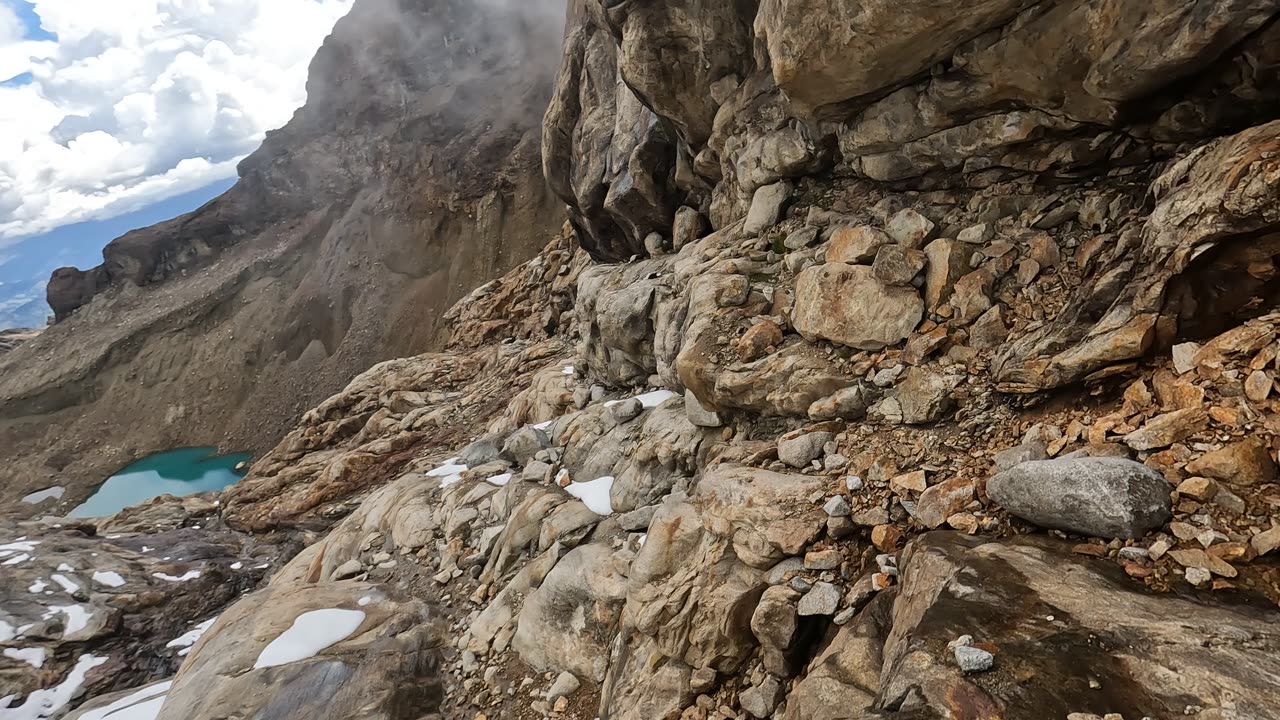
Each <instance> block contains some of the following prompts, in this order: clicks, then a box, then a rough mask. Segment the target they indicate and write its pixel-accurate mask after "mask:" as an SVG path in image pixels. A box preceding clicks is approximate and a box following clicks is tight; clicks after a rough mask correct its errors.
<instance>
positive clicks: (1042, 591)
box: [0, 0, 1280, 720]
mask: <svg viewBox="0 0 1280 720" xmlns="http://www.w3.org/2000/svg"><path fill="white" fill-rule="evenodd" d="M568 18H569V22H568V27H567V33H566V35H565V39H564V46H563V53H562V57H561V60H560V69H559V75H558V80H557V82H556V87H555V91H554V95H553V97H552V99H551V102H550V104H549V108H548V110H547V113H546V117H545V119H544V124H543V128H542V149H543V167H544V170H545V172H546V175H547V179H548V181H549V183H550V185H551V187H552V188H553V190H554V192H555V193H556V194H557V195H558V196H559V197H560V198H562V199H563V200H564V201H565V202H567V203H568V204H569V206H570V209H569V219H570V226H569V227H567V228H565V229H564V230H563V231H562V232H561V233H559V234H555V235H549V236H548V237H547V243H546V245H545V247H544V249H543V250H542V252H540V253H539V254H538V255H537V256H536V257H533V258H531V259H530V260H528V261H527V262H524V263H523V264H520V265H519V266H517V267H515V268H514V269H512V270H511V271H510V272H507V273H506V274H504V275H503V276H502V277H500V278H498V279H496V280H494V281H492V282H490V283H487V284H485V285H483V286H481V287H479V288H477V289H475V290H474V291H472V292H471V293H470V294H469V295H467V296H466V297H464V298H462V299H461V300H460V301H459V302H458V303H456V304H455V305H454V306H453V307H452V308H451V309H450V310H449V312H448V314H447V315H446V316H445V322H447V323H449V324H451V326H452V327H453V328H454V332H453V333H452V335H451V337H449V339H448V342H447V343H445V344H443V345H441V346H440V347H439V348H437V349H436V350H434V351H432V352H428V353H424V354H420V355H415V356H409V357H403V358H398V359H395V360H389V361H386V362H382V363H379V364H377V365H374V366H373V367H371V368H369V369H368V370H367V371H365V372H363V373H361V374H360V375H358V376H357V377H356V378H355V379H354V380H353V381H352V382H351V383H350V384H348V385H347V386H346V387H345V388H343V389H342V390H341V391H340V392H338V393H336V394H334V395H332V396H331V397H329V398H327V399H325V400H324V401H322V402H320V403H319V404H317V405H316V406H315V407H314V408H312V409H310V410H309V411H307V412H306V413H305V414H303V415H302V417H301V418H300V420H299V422H298V423H297V425H296V427H294V428H293V429H292V430H290V431H289V432H288V434H287V435H285V436H284V438H283V439H282V440H281V441H280V442H279V443H278V444H277V445H276V446H275V447H274V448H273V449H271V450H270V451H269V452H267V453H265V454H263V455H261V456H260V457H259V458H258V459H257V461H256V462H255V463H254V465H253V467H252V469H251V470H250V472H249V474H248V475H247V477H246V478H245V479H244V480H243V481H241V482H239V483H237V484H236V485H234V486H232V487H230V488H229V489H227V490H226V491H225V492H222V493H219V494H217V495H216V496H213V495H211V496H207V497H202V498H189V499H185V500H177V499H173V498H167V499H166V498H161V499H156V500H153V501H151V502H148V503H146V504H144V505H142V506H139V507H136V508H131V509H129V510H126V511H124V512H122V513H120V514H119V515H117V516H114V517H111V518H105V519H102V520H100V521H96V522H94V523H92V524H88V525H85V524H74V523H66V524H64V523H63V522H61V521H45V522H25V523H11V522H6V523H3V524H0V537H14V538H20V539H17V540H14V541H13V542H10V543H9V544H8V545H0V553H2V554H3V555H0V561H3V562H5V563H6V564H8V563H13V566H14V567H17V568H18V570H17V572H16V573H15V575H16V576H17V578H18V581H17V582H16V583H10V584H9V587H13V588H17V589H14V590H7V592H8V596H6V597H0V600H3V601H4V602H3V604H0V608H3V609H4V611H5V612H9V613H10V615H11V616H12V617H10V618H7V619H5V622H7V623H8V625H9V626H12V627H14V628H21V629H20V630H17V631H16V632H14V633H13V634H14V638H13V639H11V640H10V641H8V642H7V643H6V649H13V650H16V651H18V652H19V653H21V654H20V655H17V656H15V655H13V654H12V653H11V654H7V655H5V656H4V657H8V658H13V661H12V662H9V661H4V660H0V671H3V672H4V674H0V682H3V681H7V682H9V683H10V684H11V685H12V686H13V687H14V688H16V690H14V691H12V692H13V693H14V697H15V698H18V697H21V698H22V699H23V701H24V702H27V703H32V702H34V700H39V699H40V698H41V697H45V696H42V695H41V694H40V693H41V692H52V688H55V687H57V688H61V687H68V686H70V687H72V688H73V690H78V689H80V688H83V689H84V690H85V693H86V696H88V697H91V698H92V699H91V700H90V701H89V702H88V703H87V704H86V705H85V706H84V707H82V708H79V709H77V710H76V711H75V712H72V713H71V714H69V715H68V717H69V718H72V719H74V720H91V719H95V720H96V719H97V718H101V717H102V716H103V715H106V716H107V717H111V716H110V715H109V714H108V713H109V712H110V711H112V710H118V709H121V708H124V707H135V706H138V707H140V706H141V705H144V704H145V705H146V706H147V708H146V709H147V710H148V712H150V713H151V715H154V716H155V717H157V718H159V720H221V719H222V718H229V717H236V718H255V719H256V720H295V719H296V720H302V718H307V719H308V720H311V719H313V718H325V719H330V718H332V719H333V720H338V719H339V718H343V719H344V720H345V719H347V718H367V719H369V720H422V719H423V718H428V719H431V720H434V719H435V718H449V719H450V720H482V719H483V720H488V719H490V718H493V719H496V718H504V719H506V718H517V719H519V720H534V719H538V718H553V719H554V720H589V719H597V720H601V719H603V720H655V719H658V718H661V719H662V720H730V719H732V720H747V719H749V718H757V719H766V718H767V719H770V720H1046V719H1048V718H1052V719H1054V720H1125V719H1128V720H1137V719H1139V718H1153V719H1156V718H1158V719H1160V720H1165V719H1167V718H1175V717H1184V718H1196V719H1198V720H1254V719H1261V718H1276V717H1280V694H1277V693H1276V687H1277V685H1278V683H1280V610H1278V608H1280V463H1278V462H1277V451H1280V419H1278V418H1280V393H1278V392H1277V388H1278V387H1280V386H1278V385H1277V380H1278V379H1280V308H1278V307H1277V288H1278V287H1280V285H1278V284H1277V278H1280V265H1278V264H1277V263H1280V103H1278V102H1277V100H1278V99H1280V83H1277V77H1278V76H1280V75H1278V71H1280V54H1278V52H1280V42H1277V41H1278V40H1280V3H1277V2H1276V1H1275V0H1225V1H1224V0H1215V1H1212V2H1210V1H1209V0H1204V1H1199V0H1151V1H1150V2H1142V3H1137V2H1132V3H1131V2H1115V1H1113V0H1057V1H1056V2H1049V1H1047V0H1046V1H1042V2H1036V1H1035V0H979V1H976V2H970V3H965V4H958V3H954V2H942V1H941V0H895V1H894V2H887V1H885V0H863V1H860V2H852V1H848V0H761V1H760V2H755V1H754V0H649V1H647V2H635V1H630V0H621V1H618V0H573V2H572V3H571V6H570V8H569V11H568ZM95 305H96V301H95V302H94V303H90V304H89V305H88V306H86V309H90V310H91V309H92V308H93V307H94V306H95ZM81 312H83V310H82V311H81ZM77 314H79V313H77ZM54 329H55V330H56V329H57V328H54ZM32 342H38V341H32ZM15 352H17V353H20V352H23V349H22V348H20V349H19V350H18V351H15ZM173 541H181V542H183V543H186V544H189V545H190V546H191V549H190V550H187V551H184V552H183V553H182V554H181V555H176V556H170V557H167V558H165V562H166V563H168V564H163V565H162V564H161V563H158V562H157V561H156V559H155V558H154V557H152V556H149V555H147V554H146V552H145V551H137V552H135V551H134V550H133V548H135V547H137V546H138V545H141V544H143V543H148V544H147V545H144V547H146V548H154V547H162V546H163V545H161V544H160V543H163V542H173ZM203 543H211V544H212V545H214V546H213V547H202V544H203ZM95 548H96V549H95ZM295 551H296V552H295ZM94 552H96V553H98V556H95V555H94V554H93V553H94ZM86 553H88V558H86V557H85V555H86ZM99 556H100V557H103V558H105V560H98V561H95V560H94V559H93V558H95V557H99ZM95 562H106V563H110V564H111V566H112V567H119V568H123V570H122V571H121V572H124V571H125V570H128V571H130V573H131V574H130V575H129V577H128V578H127V579H125V581H124V582H123V583H122V584H121V585H119V586H116V587H112V588H110V589H103V590H101V591H98V592H93V593H88V594H82V596H80V597H76V596H75V595H74V593H73V592H67V593H59V592H58V591H57V590H53V591H52V594H40V593H39V592H37V591H31V590H30V588H32V587H42V588H43V587H44V586H43V585H41V583H45V582H46V581H45V580H44V578H46V577H53V574H54V573H55V572H58V573H59V574H60V575H61V576H62V577H63V579H64V580H68V581H70V582H71V583H72V584H75V579H76V578H80V577H81V575H86V574H87V573H89V572H90V571H91V570H92V568H93V567H94V565H93V563H95ZM61 563H66V564H67V566H68V567H71V568H72V569H71V570H63V569H61V568H62V565H61ZM250 568H253V569H255V570H256V571H265V572H264V578H263V580H262V581H261V582H258V583H257V584H256V586H255V589H254V590H253V591H252V592H247V593H245V594H243V595H240V596H238V597H236V598H235V599H234V600H232V599H231V598H228V597H227V595H228V594H231V593H230V592H229V591H228V590H226V588H227V587H234V588H236V590H237V591H238V589H239V588H240V587H243V586H244V585H247V584H252V583H253V582H255V578H254V577H253V576H250V577H249V579H246V578H245V574H244V573H245V571H246V570H247V569H250ZM65 573H71V574H72V575H71V577H70V578H68V577H67V576H66V575H65ZM75 573H80V575H76V574H75ZM157 573H159V574H157ZM183 573H185V574H187V575H190V574H192V573H194V574H195V575H194V576H191V577H190V580H189V581H190V582H193V583H194V582H196V581H199V580H200V579H201V578H207V577H213V578H219V579H224V578H225V580H224V581H223V582H221V583H218V584H214V587H221V588H223V592H222V593H219V594H217V595H216V596H213V597H210V598H209V600H208V602H206V603H203V604H200V605H199V606H198V607H197V606H195V603H194V598H192V597H190V596H189V594H188V593H186V592H182V591H180V590H179V591H175V590H174V589H173V588H172V587H170V586H168V585H165V584H162V583H168V582H170V580H168V579H166V578H172V577H175V576H176V577H179V578H181V577H183V576H184V575H182V574H183ZM268 576H269V577H268ZM53 582H57V583H59V585H62V581H59V580H56V579H55V580H54V581H53ZM205 582H208V581H207V580H206V581H205ZM24 586H25V587H26V588H27V589H28V592H25V593H24V592H23V591H22V588H23V587H24ZM193 587H200V585H196V586H193ZM64 589H65V586H64ZM68 594H70V595H72V597H73V598H74V599H76V601H77V605H76V607H78V608H79V610H69V609H68V607H67V606H66V604H65V603H66V602H68V601H67V600H66V598H65V595H68ZM140 598H154V600H155V603H156V604H155V605H147V604H146V603H143V602H141V601H140V600H139V599H140ZM224 603H227V605H226V607H225V608H223V607H222V605H223V604H224ZM10 608H12V609H10ZM170 608H172V609H173V610H174V611H179V609H181V611H184V612H187V613H188V617H189V621H190V623H191V625H192V626H193V628H194V629H193V630H192V632H193V633H194V634H200V633H203V634H202V635H201V637H200V639H199V640H198V641H192V644H191V647H190V653H189V654H188V655H186V656H185V657H184V656H181V655H179V654H178V653H177V652H173V651H168V650H163V649H161V648H167V647H169V642H170V641H169V640H168V636H167V635H166V633H171V632H172V631H173V627H172V624H173V623H172V617H171V615H170V613H169V610H170ZM63 615H66V616H68V617H71V616H75V617H83V616H87V617H89V618H91V619H92V622H88V623H85V624H84V627H76V628H67V627H63V625H62V624H60V622H59V618H60V617H61V616H63ZM197 622H199V623H200V624H199V625H196V623H197ZM3 627H5V626H2V625H0V628H3ZM299 628H301V630H300V629H299ZM303 630H305V631H308V633H306V634H307V641H303V640H301V639H300V638H299V635H300V634H304V633H303ZM299 647H301V649H299ZM166 653H168V654H166ZM36 654H38V655H39V656H40V657H42V658H43V657H46V656H47V657H49V658H52V660H51V661H50V664H49V665H47V666H45V667H44V669H43V670H42V671H40V672H37V670H39V669H31V668H30V665H29V664H28V665H25V666H24V665H23V664H21V662H20V658H21V657H31V656H33V655H36ZM95 663H97V664H95ZM77 665H81V666H83V665H92V667H91V668H90V670H89V671H88V672H86V673H84V674H82V675H77V674H76V673H75V672H74V668H75V667H76V666H77ZM99 667H101V668H109V669H110V670H111V672H108V671H107V670H105V669H104V670H98V668H99ZM51 676H56V678H57V680H56V681H53V680H50V679H49V677H51ZM55 682H56V683H58V684H57V685H55V684H54V683H55ZM116 691H119V694H114V695H112V694H108V693H114V692H116ZM3 692H5V691H4V689H3V688H0V694H2V693H3ZM16 703H17V701H16V700H15V703H14V705H12V706H14V707H17V706H18V705H16Z"/></svg>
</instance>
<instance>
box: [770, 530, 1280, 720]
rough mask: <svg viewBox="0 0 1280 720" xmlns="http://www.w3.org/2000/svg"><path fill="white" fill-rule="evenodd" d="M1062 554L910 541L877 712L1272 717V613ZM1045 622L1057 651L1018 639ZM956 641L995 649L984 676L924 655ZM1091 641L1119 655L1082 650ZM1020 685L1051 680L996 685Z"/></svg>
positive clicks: (852, 696) (955, 540)
mask: <svg viewBox="0 0 1280 720" xmlns="http://www.w3.org/2000/svg"><path fill="white" fill-rule="evenodd" d="M1069 547H1070V546H1069V545H1067V544H1062V543H1056V542H1052V541H1047V540H1042V541H1039V542H1026V541H1023V542H1014V543H1008V542H1006V543H993V542H989V541H984V540H979V539H964V538H963V537H962V536H957V535H955V534H953V533H933V534H929V535H926V536H924V537H922V538H921V539H919V540H917V541H915V542H913V543H912V544H911V545H910V546H909V547H908V548H907V549H906V550H905V551H904V554H903V559H902V562H901V568H902V570H901V572H902V590H901V592H900V593H899V595H898V601H897V602H896V603H895V604H894V606H893V612H892V618H891V621H892V631H891V632H889V633H887V637H888V639H887V640H886V641H885V642H884V644H883V672H882V674H881V675H880V676H879V679H880V682H878V683H876V684H874V685H872V686H871V687H872V688H873V689H874V691H875V700H874V701H875V704H876V706H883V705H885V704H895V705H896V704H897V703H898V702H903V706H902V707H903V709H904V710H907V711H912V712H917V713H920V714H921V715H922V716H923V717H935V716H945V715H944V714H945V713H951V712H954V710H955V709H956V708H960V707H973V706H974V705H973V704H974V703H978V704H979V705H978V706H979V707H984V708H987V709H988V710H987V711H988V712H991V713H998V714H999V716H1003V717H1007V718H1027V719H1028V720H1030V719H1031V718H1040V717H1046V716H1047V717H1066V716H1067V715H1068V714H1069V713H1071V712H1093V713H1096V714H1106V713H1109V712H1115V713H1120V714H1122V715H1123V716H1124V717H1131V716H1132V717H1143V716H1144V715H1152V713H1154V714H1155V715H1154V716H1159V715H1161V714H1174V715H1176V714H1177V713H1179V712H1183V711H1184V709H1185V707H1186V705H1187V704H1189V703H1190V704H1195V705H1196V706H1199V707H1204V708H1221V707H1224V705H1225V704H1226V703H1231V707H1234V708H1235V709H1236V711H1237V712H1244V713H1247V714H1253V715H1259V716H1262V717H1265V716H1267V715H1268V714H1271V713H1274V712H1276V709H1277V708H1280V700H1277V698H1276V697H1275V694H1274V693H1271V692H1270V691H1269V690H1267V689H1266V688H1267V687H1268V682H1267V681H1266V680H1265V679H1264V678H1265V677H1266V676H1267V674H1269V673H1270V672H1273V671H1272V670H1269V669H1266V668H1270V667H1271V666H1273V665H1275V664H1276V660H1275V658H1274V657H1271V656H1270V654H1269V653H1268V652H1267V651H1266V650H1264V649H1263V648H1264V647H1267V646H1268V645H1269V644H1270V643H1272V642H1276V640H1275V639H1271V638H1274V636H1275V634H1276V630H1275V627H1274V626H1273V625H1272V623H1274V615H1275V612H1274V609H1272V608H1263V607H1252V606H1248V605H1229V604H1221V603H1210V602H1208V601H1207V600H1206V601H1205V602H1203V603H1202V602H1199V601H1198V599H1197V598H1195V597H1193V596H1187V597H1170V596H1168V595H1155V594H1151V593H1147V592H1144V591H1143V590H1142V589H1141V588H1140V587H1135V585H1134V583H1133V582H1132V581H1131V580H1130V579H1129V578H1126V577H1125V576H1124V575H1123V573H1121V572H1120V571H1119V570H1118V569H1117V568H1116V567H1114V566H1113V565H1111V564H1109V563H1106V562H1102V561H1097V560H1090V559H1086V558H1082V557H1080V556H1076V555H1072V554H1071V553H1070V550H1069ZM975 578H980V581H976V582H975V581H974V579H975ZM1046 608H1051V610H1046ZM1048 613H1052V614H1053V615H1054V617H1055V621H1056V622H1057V623H1061V624H1055V625H1054V626H1053V627H1054V636H1055V637H1056V638H1058V641H1057V642H1058V644H1057V645H1055V646H1054V651H1053V652H1046V648H1045V645H1044V643H1043V642H1042V641H1033V642H1028V641H1025V640H1021V641H1020V640H1018V638H1028V637H1031V638H1034V637H1039V632H1040V630H1039V629H1042V628H1043V627H1044V625H1043V624H1044V623H1045V622H1046V620H1045V617H1046V615H1047V614H1048ZM1171 618H1177V619H1178V623H1179V629H1178V630H1177V631H1171V630H1170V627H1171V626H1170V619H1171ZM1063 625H1065V627H1063ZM1223 628H1232V630H1230V631H1226V632H1225V633H1224V632H1223V630H1222V629H1223ZM842 632H849V631H848V630H844V631H842ZM962 635H970V636H971V637H972V638H973V643H974V645H975V646H980V645H982V644H983V643H990V644H991V645H993V646H994V647H995V648H997V650H996V665H995V667H994V668H993V669H992V670H990V671H988V672H986V673H982V674H979V675H974V676H965V675H962V674H960V673H958V672H956V668H955V666H954V665H953V664H952V663H951V660H950V658H949V657H948V656H949V653H942V652H934V650H933V648H939V649H940V648H943V647H944V646H945V645H946V644H947V643H949V642H951V641H952V640H954V639H955V638H958V637H960V636H962ZM1224 635H1228V636H1229V637H1224ZM1100 636H1106V637H1111V638H1114V639H1115V641H1116V644H1115V645H1107V646H1105V647H1100V646H1098V645H1097V644H1094V643H1091V642H1089V641H1088V640H1087V638H1090V637H1100ZM1206 636H1209V637H1214V638H1216V639H1217V641H1215V642H1213V643H1205V642H1204V638H1205V637H1206ZM1246 638H1247V639H1246ZM1259 663H1260V664H1259ZM1240 667H1248V668H1249V670H1248V671H1246V672H1243V673H1242V672H1240V671H1239V670H1238V668H1240ZM1024 673H1034V674H1035V676H1036V677H1052V678H1054V681H1053V682H1051V683H1035V684H1031V685H1024V684H1022V683H1009V684H1005V683H1004V682H1002V680H1003V679H1004V678H1012V677H1021V676H1025V675H1023V674H1024ZM846 677H848V676H846ZM844 682H845V683H849V682H850V681H849V680H848V679H845V680H844ZM1090 687H1093V688H1098V689H1096V690H1088V689H1087V688H1090ZM839 690H840V696H839V697H842V698H848V700H849V701H850V702H854V701H861V700H862V698H863V695H862V693H863V692H865V691H863V690H862V689H861V688H859V687H857V686H856V685H854V686H852V687H850V686H848V685H843V687H839ZM794 696H795V693H793V697H794Z"/></svg>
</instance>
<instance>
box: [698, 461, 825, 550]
mask: <svg viewBox="0 0 1280 720" xmlns="http://www.w3.org/2000/svg"><path fill="white" fill-rule="evenodd" d="M823 484H824V483H823V480H822V478H819V477H813V476H808V475H791V474H784V473H775V472H769V471H767V470H758V469H754V468H739V467H732V466H725V465H719V466H716V467H715V468H712V469H711V470H708V471H707V473H706V474H705V475H704V476H703V478H702V482H700V483H699V484H698V497H699V498H701V499H702V501H703V508H702V516H703V522H704V524H705V525H706V528H707V529H708V530H709V531H711V532H713V533H715V534H717V535H719V536H721V537H725V538H730V539H732V540H733V547H734V550H735V551H736V552H737V554H738V557H740V558H741V559H742V561H743V562H745V563H747V564H749V565H751V566H753V567H768V566H770V565H772V564H773V563H775V562H777V561H778V560H780V559H782V558H783V557H786V556H788V555H796V554H799V553H800V552H801V551H803V550H804V548H805V546H807V545H808V544H809V543H810V542H812V541H813V540H814V539H815V538H816V537H817V536H818V534H819V533H821V532H822V528H823V527H824V526H825V525H826V521H827V514H826V513H825V512H823V510H822V507H821V506H820V505H814V504H813V503H810V502H809V500H808V497H809V495H811V494H812V493H814V492H815V491H818V490H821V488H822V487H823Z"/></svg>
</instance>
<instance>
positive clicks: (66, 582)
mask: <svg viewBox="0 0 1280 720" xmlns="http://www.w3.org/2000/svg"><path fill="white" fill-rule="evenodd" d="M58 569H59V570H61V569H62V568H58ZM53 581H54V582H56V583H58V585H60V586H62V590H63V592H65V593H67V594H68V595H72V594H74V593H77V592H79V591H80V585H79V583H76V582H73V581H72V580H71V578H69V577H67V576H66V575H62V574H60V573H54V574H53Z"/></svg>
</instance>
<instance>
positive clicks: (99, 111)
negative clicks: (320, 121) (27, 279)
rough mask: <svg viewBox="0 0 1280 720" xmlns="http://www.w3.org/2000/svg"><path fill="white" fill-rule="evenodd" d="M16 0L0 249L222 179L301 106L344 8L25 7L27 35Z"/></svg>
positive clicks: (2, 59)
mask: <svg viewBox="0 0 1280 720" xmlns="http://www.w3.org/2000/svg"><path fill="white" fill-rule="evenodd" d="M14 1H15V0H0V81H4V80H6V79H8V78H14V77H16V76H22V77H21V78H19V79H18V80H16V81H10V82H7V83H5V84H3V85H0V247H3V246H4V245H6V244H10V243H12V242H13V241H15V240H16V239H18V238H20V237H25V236H29V235H33V234H37V233H41V232H46V231H48V230H51V229H53V228H56V227H59V226H62V225H67V224H70V223H75V222H81V221H85V220H100V219H105V218H109V217H114V216H116V215H120V214H123V213H126V212H130V211H132V210H136V209H138V208H140V207H144V206H146V205H148V204H150V203H153V202H157V201H159V200H163V199H165V198H168V197H172V196H173V195H177V194H179V193H183V192H187V191H189V190H193V189H195V188H198V187H200V186H202V185H206V184H208V183H210V182H214V181H217V180H221V179H225V178H228V177H232V176H234V173H235V164H236V163H237V162H238V161H239V160H240V159H241V158H243V157H244V156H245V155H247V154H248V153H250V152H252V151H253V150H254V149H255V148H256V147H257V146H258V145H259V144H260V143H261V142H262V139H263V137H264V136H265V134H266V132H267V131H268V130H271V129H274V128H277V127H280V126H281V125H284V124H285V123H286V122H288V120H289V118H290V117H291V116H292V114H293V111H294V110H296V109H297V108H298V107H299V106H300V105H301V104H302V103H303V102H304V101H305V99H306V79H307V66H308V64H309V63H310V61H311V58H312V56H313V55H314V54H315V51H316V49H317V48H318V47H319V46H320V43H321V42H322V40H323V39H324V37H325V36H326V35H328V33H329V31H330V30H331V29H332V28H333V24H334V23H335V22H336V21H337V20H338V18H339V17H341V16H342V15H344V14H345V13H346V12H347V11H348V10H349V9H350V6H351V2H352V0H110V1H109V2H104V0H31V2H30V5H31V6H32V7H33V9H34V11H35V13H36V14H37V15H38V16H39V19H40V25H41V28H42V32H41V33H39V35H36V34H35V33H34V32H33V28H31V27H30V26H29V25H28V24H27V23H26V22H24V21H23V19H22V18H21V17H20V16H19V14H18V13H16V12H14V10H13V9H12V8H11V7H10V5H9V4H8V3H11V2H14ZM50 35H52V36H53V37H54V39H53V40H49V39H38V38H47V37H49V36H50ZM33 38H37V39H33ZM27 73H30V79H29V80H28V81H25V82H23V81H22V80H25V79H26V74H27Z"/></svg>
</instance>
